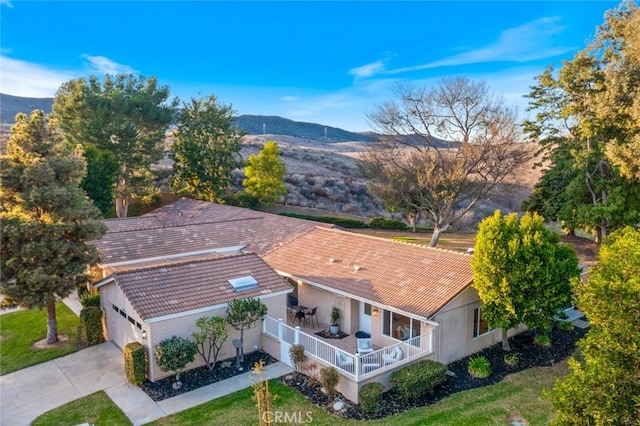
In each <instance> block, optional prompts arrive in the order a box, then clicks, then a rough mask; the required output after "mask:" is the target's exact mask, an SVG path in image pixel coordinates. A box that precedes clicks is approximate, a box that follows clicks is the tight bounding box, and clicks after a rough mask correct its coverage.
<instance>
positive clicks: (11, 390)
mask: <svg viewBox="0 0 640 426" xmlns="http://www.w3.org/2000/svg"><path fill="white" fill-rule="evenodd" d="M123 358H124V357H123V356H122V352H121V351H120V350H119V349H118V348H117V347H115V346H114V345H113V343H111V342H107V343H102V344H100V345H96V346H92V347H90V348H87V349H83V350H81V351H78V352H75V353H73V354H71V355H67V356H65V357H62V358H57V359H54V360H51V361H47V362H44V363H41V364H37V365H34V366H33V367H28V368H25V369H22V370H19V371H16V372H14V373H10V374H6V375H4V376H0V424H1V425H3V426H4V425H7V426H8V425H16V426H21V425H29V424H30V423H31V422H32V421H33V420H34V419H35V418H36V417H38V416H39V415H40V414H43V413H46V412H47V411H49V410H51V409H53V408H56V407H58V406H60V405H62V404H65V403H67V402H70V401H73V400H76V399H78V398H80V397H83V396H86V395H89V394H91V393H94V392H96V391H99V390H105V391H106V392H107V394H108V395H109V396H110V397H111V399H113V400H114V402H115V403H116V404H118V405H119V406H120V407H121V408H122V409H123V411H125V414H126V415H127V416H128V417H129V418H130V419H131V420H132V421H133V423H134V424H142V423H144V422H146V421H151V420H154V419H156V418H159V417H162V416H164V415H165V413H164V412H163V411H162V410H161V409H160V408H159V407H158V406H157V405H156V404H155V403H154V402H153V401H152V400H151V398H149V397H148V396H147V395H146V394H145V393H144V392H142V391H141V390H140V389H139V388H138V387H136V386H132V385H131V384H129V382H128V381H127V378H126V376H125V374H124V359H123Z"/></svg>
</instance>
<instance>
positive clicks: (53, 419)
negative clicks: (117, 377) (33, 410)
mask: <svg viewBox="0 0 640 426" xmlns="http://www.w3.org/2000/svg"><path fill="white" fill-rule="evenodd" d="M81 423H89V424H93V425H96V426H101V425H114V426H120V425H130V424H131V422H130V421H129V419H128V418H127V416H125V415H124V413H123V412H122V410H120V408H118V406H117V405H116V404H114V402H113V401H111V398H109V396H107V394H106V393H105V392H104V391H99V392H96V393H92V394H91V395H88V396H85V397H84V398H80V399H76V400H75V401H71V402H69V403H67V404H64V405H62V406H60V407H58V408H54V409H53V410H51V411H49V412H46V413H44V414H43V415H41V416H40V417H38V418H36V419H35V420H34V421H33V423H31V424H32V425H33V426H45V425H56V426H63V425H70V426H72V425H79V424H81Z"/></svg>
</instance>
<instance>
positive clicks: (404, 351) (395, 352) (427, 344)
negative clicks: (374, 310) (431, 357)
mask: <svg viewBox="0 0 640 426" xmlns="http://www.w3.org/2000/svg"><path fill="white" fill-rule="evenodd" d="M262 331H263V333H264V334H266V335H268V336H271V337H273V338H275V339H277V340H278V341H279V342H285V343H287V344H289V345H302V346H304V349H305V352H306V354H307V355H310V356H312V357H314V358H316V359H318V360H320V361H322V362H324V363H326V364H328V365H331V366H334V367H335V368H337V369H339V370H340V371H341V372H342V373H344V374H346V375H348V376H350V377H352V378H354V379H355V380H356V381H360V380H363V379H366V378H369V377H372V376H375V375H378V374H380V373H383V372H385V371H387V370H390V369H393V368H396V367H398V366H400V365H404V364H407V363H409V362H410V361H412V360H415V359H417V358H422V357H424V356H426V355H428V354H431V353H433V330H430V331H429V332H428V333H427V334H425V335H422V336H416V337H414V338H411V339H408V340H405V341H403V342H399V343H396V344H394V345H391V346H386V347H384V348H381V349H378V350H377V351H373V352H371V353H368V354H356V355H353V354H350V353H348V352H345V351H344V350H342V349H340V348H337V347H335V346H333V345H330V344H329V343H327V342H325V341H324V340H322V339H319V338H317V337H315V336H312V335H310V334H307V333H305V332H303V331H301V330H300V327H291V326H290V325H287V324H285V323H284V321H283V320H282V319H275V318H272V317H269V316H267V317H265V319H264V322H263V326H262Z"/></svg>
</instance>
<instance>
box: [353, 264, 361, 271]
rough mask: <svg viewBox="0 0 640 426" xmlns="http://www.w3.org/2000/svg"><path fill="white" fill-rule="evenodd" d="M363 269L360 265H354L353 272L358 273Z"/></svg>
mask: <svg viewBox="0 0 640 426" xmlns="http://www.w3.org/2000/svg"><path fill="white" fill-rule="evenodd" d="M361 268H362V267H361V266H360V265H353V272H358V271H359V270H360V269H361Z"/></svg>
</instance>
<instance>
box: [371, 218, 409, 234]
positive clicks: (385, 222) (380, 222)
mask: <svg viewBox="0 0 640 426" xmlns="http://www.w3.org/2000/svg"><path fill="white" fill-rule="evenodd" d="M369 227H370V228H374V229H394V230H398V231H404V230H405V229H407V225H406V224H405V223H404V222H400V221H399V220H395V219H385V218H384V217H374V218H373V219H371V220H370V221H369Z"/></svg>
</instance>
